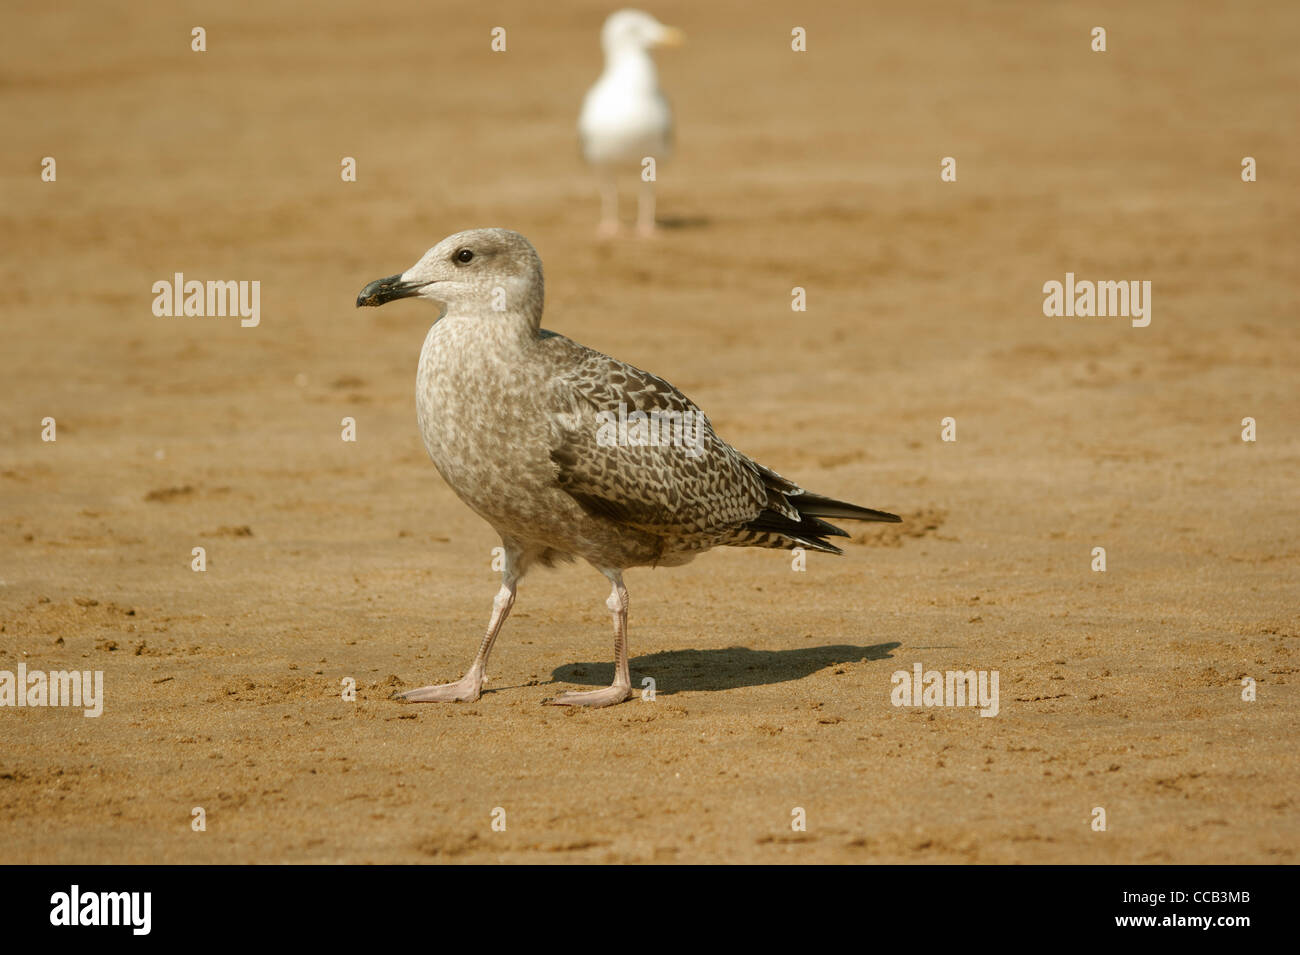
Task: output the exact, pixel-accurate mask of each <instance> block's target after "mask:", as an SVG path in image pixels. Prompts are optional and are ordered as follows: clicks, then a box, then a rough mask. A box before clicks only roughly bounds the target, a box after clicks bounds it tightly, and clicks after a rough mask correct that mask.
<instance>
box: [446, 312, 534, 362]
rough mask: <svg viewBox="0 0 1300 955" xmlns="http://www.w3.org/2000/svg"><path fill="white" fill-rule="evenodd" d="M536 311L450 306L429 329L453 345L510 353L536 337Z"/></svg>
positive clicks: (513, 353) (511, 354)
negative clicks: (452, 307)
mask: <svg viewBox="0 0 1300 955" xmlns="http://www.w3.org/2000/svg"><path fill="white" fill-rule="evenodd" d="M540 319H541V316H540V315H537V316H533V315H532V314H530V313H528V312H526V311H521V310H518V309H514V310H509V311H504V312H497V311H493V310H491V309H480V308H474V309H468V308H461V309H453V310H451V311H449V312H448V313H447V314H446V315H444V316H443V317H442V318H441V319H439V320H438V323H437V324H436V325H434V327H433V330H434V331H438V329H439V326H442V332H443V333H444V334H445V335H447V336H448V337H449V338H451V339H455V340H456V341H457V344H456V345H455V346H454V347H455V348H457V349H466V348H472V349H473V350H475V351H480V352H481V353H482V354H484V355H486V354H495V355H499V356H513V355H517V354H520V353H522V352H523V351H525V350H527V349H528V347H529V346H531V345H532V344H533V343H534V342H536V341H537V339H538V336H539V332H538V323H539V321H540Z"/></svg>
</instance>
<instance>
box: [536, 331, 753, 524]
mask: <svg viewBox="0 0 1300 955" xmlns="http://www.w3.org/2000/svg"><path fill="white" fill-rule="evenodd" d="M546 345H547V346H548V347H551V348H557V349H559V348H563V349H573V350H577V351H576V352H575V353H574V354H572V355H571V356H569V358H570V360H569V361H566V362H563V363H560V366H561V367H567V368H570V369H572V370H571V371H570V372H568V373H566V374H565V375H563V376H560V377H557V378H555V379H553V380H552V382H551V393H550V396H549V401H548V407H549V408H551V409H552V423H551V434H552V449H551V460H552V461H553V462H554V463H555V466H556V469H557V475H556V480H557V482H558V483H559V486H560V487H561V488H563V489H564V490H565V491H566V492H567V493H568V494H569V495H570V496H572V497H573V498H574V499H575V500H576V501H578V503H579V504H581V505H582V506H583V508H584V509H586V510H587V511H588V512H589V513H592V514H598V515H600V516H603V517H607V518H609V519H611V520H614V521H618V522H619V523H625V524H629V525H632V526H634V527H637V528H639V529H641V530H645V531H647V532H649V533H654V534H660V535H664V536H674V535H685V536H691V535H703V536H712V535H715V534H718V533H721V532H724V531H726V530H728V529H732V528H737V527H739V526H741V525H744V524H745V523H747V522H749V521H751V520H753V519H754V518H756V517H757V516H758V515H759V514H760V513H761V512H762V511H763V510H764V509H765V508H766V507H768V505H769V499H770V497H771V496H772V495H771V494H770V492H769V489H768V488H767V486H766V485H765V482H764V479H763V476H762V474H761V473H760V470H759V468H758V466H757V465H755V464H754V463H753V462H751V461H750V460H749V459H748V458H746V457H745V456H744V455H743V454H741V453H740V452H738V451H736V450H735V449H734V448H732V447H731V446H730V445H728V444H727V443H726V442H724V441H723V440H721V439H720V438H719V437H718V436H717V435H715V434H714V433H713V427H712V425H710V424H709V421H708V419H707V418H706V417H705V416H704V414H703V413H702V412H701V411H700V410H699V409H698V408H697V407H696V406H695V405H694V404H693V403H692V402H691V401H690V399H688V398H687V397H686V396H685V395H683V394H682V393H681V392H679V391H678V390H677V389H676V388H674V387H673V386H672V385H670V384H669V383H668V382H666V381H664V380H663V379H662V378H658V377H656V376H655V375H652V374H650V373H648V372H645V371H642V370H640V369H639V368H634V367H632V366H631V365H627V364H624V363H623V362H621V361H618V360H617V359H614V358H610V357H609V356H607V355H602V354H601V353H600V352H597V351H593V350H591V349H589V348H585V347H584V346H581V345H578V344H576V343H574V342H571V341H569V340H568V339H565V338H563V337H562V336H558V335H557V336H553V337H551V338H549V339H547V340H546ZM637 413H640V414H641V415H645V416H646V417H645V418H640V417H638V414H637Z"/></svg>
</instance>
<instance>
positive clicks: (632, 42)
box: [578, 10, 685, 236]
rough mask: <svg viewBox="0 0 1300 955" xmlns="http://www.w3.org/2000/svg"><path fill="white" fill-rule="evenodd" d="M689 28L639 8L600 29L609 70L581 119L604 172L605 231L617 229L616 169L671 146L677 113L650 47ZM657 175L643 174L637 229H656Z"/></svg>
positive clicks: (673, 41) (586, 142)
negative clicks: (668, 24) (669, 23)
mask: <svg viewBox="0 0 1300 955" xmlns="http://www.w3.org/2000/svg"><path fill="white" fill-rule="evenodd" d="M684 39H685V34H683V33H682V31H681V30H678V29H677V28H676V27H666V26H664V25H663V24H662V23H660V22H659V21H658V20H656V19H655V18H654V17H652V16H650V14H648V13H643V12H642V11H640V10H619V11H618V12H617V13H613V14H610V16H609V19H607V20H606V21H605V26H604V28H603V29H602V30H601V31H600V44H601V46H602V47H603V48H604V50H605V72H603V73H601V75H600V79H598V80H597V81H596V85H595V86H593V87H592V88H591V89H589V90H588V91H587V96H586V99H584V100H583V103H582V115H581V116H580V117H579V119H578V135H579V137H580V138H581V140H582V153H583V156H584V157H586V160H587V162H589V163H591V165H592V166H593V167H595V169H596V171H597V173H598V175H599V176H600V226H599V227H598V229H597V231H598V232H599V234H600V235H603V236H612V235H615V234H617V233H618V183H617V181H616V179H615V175H616V174H617V173H618V172H620V171H628V170H630V169H632V168H635V169H636V170H637V171H638V172H642V169H643V167H642V162H643V160H644V159H645V158H646V157H651V158H653V159H654V160H655V164H656V166H657V165H658V163H659V162H661V161H662V160H664V159H667V158H668V154H669V152H670V151H671V148H672V132H673V116H672V110H670V109H669V107H668V100H667V99H665V98H664V94H663V92H662V91H661V90H660V89H659V74H658V72H657V71H656V70H655V62H654V60H653V59H651V57H650V50H651V49H652V48H653V47H656V46H679V45H680V44H681V43H682V41H683V40H684ZM654 229H655V194H654V181H653V180H651V181H646V180H645V177H644V175H642V184H641V192H640V199H639V202H638V205H637V232H638V233H640V234H641V235H644V236H648V235H653V234H654Z"/></svg>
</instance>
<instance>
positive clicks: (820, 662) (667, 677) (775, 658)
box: [551, 643, 902, 695]
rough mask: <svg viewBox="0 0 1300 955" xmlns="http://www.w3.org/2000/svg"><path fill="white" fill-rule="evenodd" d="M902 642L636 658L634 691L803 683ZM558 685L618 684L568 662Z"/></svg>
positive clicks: (606, 666)
mask: <svg viewBox="0 0 1300 955" xmlns="http://www.w3.org/2000/svg"><path fill="white" fill-rule="evenodd" d="M900 646H902V644H900V643H877V644H874V645H873V646H869V647H855V646H850V645H849V644H847V643H837V644H833V645H831V646H825V647H805V648H802V649H798V650H750V649H749V648H748V647H728V648H726V649H725V650H666V651H664V652H662V653H652V654H649V655H647V656H641V657H633V658H632V659H631V661H630V664H631V669H632V686H633V688H639V687H640V686H641V685H642V684H641V681H642V680H643V679H644V678H645V677H653V678H654V681H655V692H656V693H658V694H663V695H672V694H673V693H680V692H683V691H689V690H731V689H734V688H736V687H741V686H764V685H767V684H772V683H786V682H788V681H790V680H800V679H803V678H804V677H806V676H808V675H809V674H812V673H816V672H817V671H818V670H824V669H825V668H826V667H830V666H836V665H838V664H841V663H860V662H864V661H869V660H888V659H891V654H890V651H892V650H896V649H898V648H899V647H900ZM551 679H552V682H555V683H576V684H578V685H580V686H609V684H610V683H612V682H613V681H614V664H613V663H567V664H565V665H564V666H560V667H556V668H555V669H554V670H553V671H552V672H551Z"/></svg>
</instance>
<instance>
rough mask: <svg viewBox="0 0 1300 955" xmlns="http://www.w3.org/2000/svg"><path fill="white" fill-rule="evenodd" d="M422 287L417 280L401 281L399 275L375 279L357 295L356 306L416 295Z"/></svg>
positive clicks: (375, 304) (376, 303)
mask: <svg viewBox="0 0 1300 955" xmlns="http://www.w3.org/2000/svg"><path fill="white" fill-rule="evenodd" d="M423 287H424V286H422V285H420V283H418V282H403V281H402V277H401V276H400V275H390V276H388V278H384V279H375V280H374V281H373V282H371V283H370V284H369V285H367V286H366V287H365V288H363V289H362V290H361V294H360V295H358V296H357V308H361V307H362V306H365V305H369V306H373V307H378V306H380V305H385V304H387V303H388V302H392V301H394V300H396V299H399V298H410V297H411V296H413V295H418V294H419V293H420V289H421V288H423Z"/></svg>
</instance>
